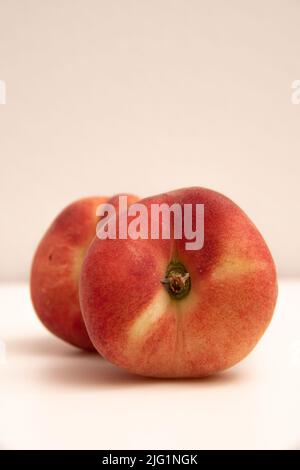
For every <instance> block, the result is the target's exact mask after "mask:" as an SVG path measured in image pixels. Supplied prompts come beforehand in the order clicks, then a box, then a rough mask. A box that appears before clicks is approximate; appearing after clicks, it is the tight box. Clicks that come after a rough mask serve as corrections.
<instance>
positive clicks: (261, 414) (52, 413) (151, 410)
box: [0, 281, 300, 449]
mask: <svg viewBox="0 0 300 470" xmlns="http://www.w3.org/2000/svg"><path fill="white" fill-rule="evenodd" d="M0 307H1V309H0V312H1V314H0V337H1V340H2V341H4V342H5V344H6V361H5V363H2V364H0V394H1V395H0V416H1V427H0V448H1V447H2V448H10V449H15V448H22V449H28V448H61V449H65V448H67V449H69V448H83V449H86V448H99V449H117V448H119V449H120V448H121V449H128V448H133V449H138V448H153V449H156V448H157V449H163V448H169V449H179V448H180V449H187V448H189V449H193V448H195V449H199V448H200V449H201V448H204V449H215V448H221V449H230V448H275V449H277V448H297V447H298V448H299V444H300V428H299V420H300V408H299V392H300V362H299V360H298V349H297V345H299V342H300V318H299V307H300V282H296V281H291V282H288V281H284V282H282V283H281V284H280V295H279V300H278V305H277V309H276V312H275V316H274V319H273V321H272V323H271V325H270V327H269V329H268V331H267V332H266V334H265V336H264V337H263V339H262V340H261V342H260V343H259V345H258V346H257V347H256V348H255V350H254V351H253V352H252V353H251V354H250V356H249V357H248V358H247V359H246V360H244V361H243V362H242V363H241V364H239V365H238V366H236V367H234V368H232V369H230V370H228V371H226V372H224V373H222V374H219V375H217V376H214V377H210V378H207V379H201V380H157V379H146V378H140V377H136V376H132V375H128V374H126V373H124V372H122V371H120V370H118V369H117V368H115V367H114V366H112V365H110V364H108V363H107V362H106V361H105V360H104V359H102V358H100V356H98V355H97V354H92V353H84V352H81V351H79V350H77V349H75V348H73V347H71V346H69V345H67V344H65V343H63V342H62V341H60V340H58V339H56V338H55V337H53V336H51V335H50V334H48V333H47V332H46V331H45V330H44V328H43V326H42V325H40V323H39V321H38V319H37V318H36V316H35V314H34V312H33V310H32V307H31V304H30V300H29V294H28V287H27V286H26V285H2V286H1V287H0Z"/></svg>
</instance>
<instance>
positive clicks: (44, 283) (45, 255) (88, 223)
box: [30, 195, 137, 350]
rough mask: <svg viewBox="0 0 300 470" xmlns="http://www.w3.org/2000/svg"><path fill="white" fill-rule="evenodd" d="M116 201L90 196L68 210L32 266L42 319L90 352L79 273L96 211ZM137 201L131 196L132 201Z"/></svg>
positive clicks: (33, 295)
mask: <svg viewBox="0 0 300 470" xmlns="http://www.w3.org/2000/svg"><path fill="white" fill-rule="evenodd" d="M115 200H116V196H114V197H113V198H112V199H111V200H110V199H109V198H108V197H98V196H97V197H88V198H84V199H80V200H78V201H76V202H74V203H72V204H70V205H69V206H68V207H66V208H65V209H64V210H63V211H62V212H61V213H60V214H59V215H58V216H57V217H56V219H55V220H54V222H53V223H52V225H51V226H50V228H49V229H48V231H47V232H46V234H45V235H44V237H43V239H42V240H41V242H40V244H39V246H38V248H37V251H36V253H35V256H34V259H33V263H32V269H31V283H30V284H31V298H32V302H33V305H34V308H35V311H36V313H37V315H38V317H39V318H40V320H41V321H42V323H43V324H44V325H45V326H46V328H48V330H50V331H51V332H52V333H54V334H55V335H56V336H58V337H59V338H61V339H63V340H65V341H67V342H68V343H71V344H73V345H74V346H77V347H79V348H82V349H86V350H93V349H94V348H93V345H92V343H91V341H90V339H89V336H88V334H87V331H86V328H85V325H84V322H83V319H82V315H81V310H80V304H79V296H78V283H79V274H80V270H81V266H82V262H83V259H84V256H85V254H86V251H87V249H88V247H89V245H90V243H91V241H92V240H93V238H94V237H95V234H96V224H97V222H98V220H99V218H97V217H96V209H97V207H98V206H99V204H104V203H107V202H110V203H112V204H114V203H115ZM136 200H137V198H136V197H135V196H131V195H129V201H130V202H135V201H136Z"/></svg>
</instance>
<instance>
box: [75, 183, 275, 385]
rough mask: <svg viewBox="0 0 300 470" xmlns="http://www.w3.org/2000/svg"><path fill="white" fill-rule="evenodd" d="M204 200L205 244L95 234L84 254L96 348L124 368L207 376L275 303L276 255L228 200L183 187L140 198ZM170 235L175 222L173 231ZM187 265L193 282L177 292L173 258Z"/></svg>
mask: <svg viewBox="0 0 300 470" xmlns="http://www.w3.org/2000/svg"><path fill="white" fill-rule="evenodd" d="M140 202H141V203H144V204H145V205H146V206H147V207H148V208H149V211H150V204H151V203H159V204H160V203H163V202H165V203H167V204H169V205H172V204H173V203H179V204H181V205H183V204H196V203H198V204H200V203H202V204H204V209H205V218H204V221H205V231H204V236H205V238H204V247H203V248H202V249H201V250H198V251H188V250H186V249H185V243H186V241H187V240H186V239H185V238H183V239H181V240H174V239H173V238H172V239H171V240H162V239H159V240H151V239H147V240H145V239H138V240H132V239H127V240H120V239H116V240H112V239H107V240H104V241H103V240H99V239H97V238H95V239H94V241H93V243H92V244H91V246H90V248H89V250H88V253H87V256H86V258H85V261H84V263H83V267H82V272H81V279H80V302H81V308H82V312H83V316H84V320H85V324H86V327H87V330H88V333H89V336H90V338H91V341H92V342H93V344H94V346H95V348H96V349H97V350H98V351H99V352H100V353H101V354H102V355H103V356H104V357H105V358H107V359H108V360H109V361H111V362H112V363H114V364H116V365H118V366H120V367H121V368H123V369H126V370H127V371H130V372H133V373H136V374H140V375H145V376H152V377H202V376H207V375H209V374H212V373H215V372H218V371H221V370H223V369H226V368H228V367H231V366H232V365H234V364H236V363H237V362H239V361H240V360H241V359H243V358H244V357H245V356H246V355H247V354H248V353H249V352H250V351H251V350H252V349H253V347H254V346H255V344H256V343H257V341H258V340H259V339H260V337H261V336H262V334H263V333H264V331H265V329H266V328H267V326H268V324H269V322H270V320H271V317H272V314H273V310H274V307H275V303H276V297H277V281H276V271H275V266H274V262H273V259H272V256H271V254H270V252H269V249H268V248H267V245H266V243H265V242H264V240H263V238H262V236H261V234H260V233H259V232H258V230H257V228H256V227H255V226H254V225H253V223H252V222H251V221H250V220H249V218H248V217H247V215H246V214H245V213H244V212H243V211H242V210H241V209H240V208H239V207H238V206H237V205H236V204H235V203H234V202H232V201H231V200H230V199H228V198H227V197H225V196H223V195H222V194H219V193H217V192H215V191H212V190H209V189H204V188H197V187H195V188H187V189H180V190H177V191H173V192H169V193H166V194H160V195H158V196H154V197H151V198H147V199H144V200H141V201H140ZM171 234H172V230H171ZM178 263H180V266H184V268H185V272H187V273H188V274H189V279H190V281H189V282H190V290H188V291H187V293H186V294H185V296H184V297H183V298H180V299H178V298H174V297H173V296H172V295H171V293H170V291H169V288H168V286H167V285H166V284H165V283H164V284H163V283H162V282H161V281H162V280H165V279H166V275H167V274H168V272H169V271H168V270H169V268H170V266H177V265H178Z"/></svg>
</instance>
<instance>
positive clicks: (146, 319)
mask: <svg viewBox="0 0 300 470" xmlns="http://www.w3.org/2000/svg"><path fill="white" fill-rule="evenodd" d="M169 304H170V297H169V294H168V293H167V292H166V291H165V289H160V290H159V292H158V293H157V294H156V296H155V297H154V299H153V300H152V302H151V303H150V304H149V305H148V306H147V307H146V308H145V310H144V311H143V312H141V314H140V315H139V317H138V318H137V319H136V320H135V321H134V322H133V324H132V326H131V327H130V329H129V331H128V340H129V341H130V342H132V341H134V342H136V341H140V340H142V339H143V338H144V337H145V336H146V334H147V333H148V332H149V330H150V329H151V328H152V327H153V325H154V324H155V323H156V322H157V321H158V320H159V319H160V318H161V317H162V316H163V315H164V313H165V312H166V310H167V306H168V305H169Z"/></svg>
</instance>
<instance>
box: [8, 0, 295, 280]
mask: <svg viewBox="0 0 300 470" xmlns="http://www.w3.org/2000/svg"><path fill="white" fill-rule="evenodd" d="M299 25H300V2H299V1H297V0H288V1H285V2H283V1H282V0H281V1H279V0H264V1H261V0H254V1H253V0H244V1H238V0H229V1H226V2H224V1H222V0H219V1H216V0H215V1H209V0H205V1H199V0H189V1H184V0H178V1H176V0H154V1H151V2H150V1H146V0H142V1H141V0H126V1H122V0H114V1H108V0H107V1H104V0H72V1H71V0H62V1H59V0H43V2H41V1H39V0H26V1H21V0H0V80H4V81H5V83H6V95H7V96H6V104H5V105H0V163H1V172H0V191H1V197H0V211H1V230H0V246H1V249H2V250H1V251H2V252H1V263H0V280H14V279H16V280H17V279H20V280H21V279H27V278H28V271H29V268H30V262H31V258H32V254H33V251H34V249H35V247H36V244H37V242H38V241H39V239H40V237H41V236H42V234H43V233H44V231H45V229H46V228H47V226H48V225H49V223H50V222H51V221H52V219H53V217H54V216H55V215H56V214H57V212H58V211H60V210H61V209H62V208H63V207H64V206H65V205H66V204H68V203H69V202H71V201H72V200H74V199H77V198H80V197H82V196H87V195H94V194H113V193H116V192H120V191H130V192H134V193H137V194H140V195H141V196H146V195H149V194H153V193H158V192H162V191H165V190H169V189H175V188H179V187H184V186H191V185H199V186H206V187H211V188H213V189H217V190H218V191H221V192H223V193H225V194H226V195H228V196H229V197H231V198H232V199H233V200H234V201H235V202H237V203H238V204H239V205H240V206H241V207H242V208H243V209H244V210H245V211H246V212H247V213H248V215H249V216H250V217H251V218H252V219H253V221H254V222H255V223H256V225H257V226H258V227H259V229H260V230H261V232H262V233H263V235H264V236H265V238H266V240H267V242H268V244H269V246H270V248H271V251H272V253H273V255H274V258H275V261H276V263H277V266H278V270H279V273H280V274H281V275H283V276H294V275H299V274H300V249H299V239H300V222H299V200H300V185H299V176H300V131H299V126H300V105H295V104H294V105H293V104H292V102H291V94H292V90H291V85H292V82H293V81H294V80H297V79H300V27H299Z"/></svg>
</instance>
